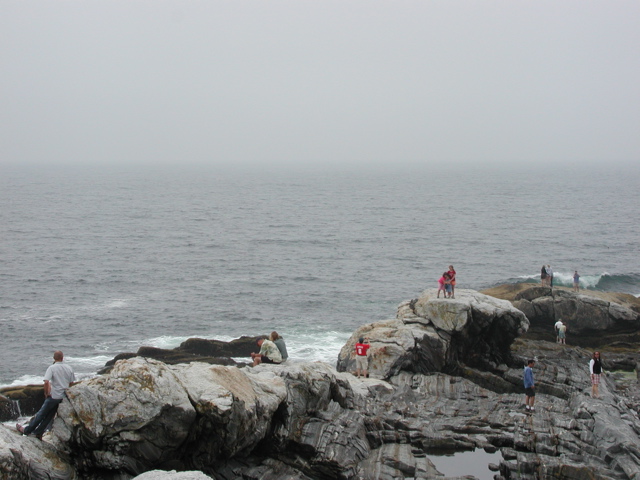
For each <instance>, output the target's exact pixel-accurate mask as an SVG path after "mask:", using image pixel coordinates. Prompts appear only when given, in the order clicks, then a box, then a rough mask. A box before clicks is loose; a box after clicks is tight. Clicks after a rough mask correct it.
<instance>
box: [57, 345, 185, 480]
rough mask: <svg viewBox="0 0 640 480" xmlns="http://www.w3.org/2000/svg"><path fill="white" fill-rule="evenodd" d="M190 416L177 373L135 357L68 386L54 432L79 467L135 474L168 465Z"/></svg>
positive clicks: (148, 360) (183, 437) (152, 361)
mask: <svg viewBox="0 0 640 480" xmlns="http://www.w3.org/2000/svg"><path fill="white" fill-rule="evenodd" d="M195 419H196V410H195V408H194V406H193V405H192V404H191V401H190V399H189V396H188V395H187V392H186V391H185V389H184V388H183V387H182V383H181V381H180V379H179V378H178V375H177V374H176V373H175V372H174V371H172V370H171V369H170V368H169V366H168V365H165V364H163V363H161V362H158V361H156V360H151V359H143V358H139V357H136V358H132V359H129V360H121V361H120V362H118V363H116V365H115V366H114V368H113V369H112V371H111V372H110V373H109V374H108V375H104V376H100V377H96V378H92V379H90V380H87V381H85V382H82V383H80V384H77V385H74V386H73V387H71V388H70V389H69V390H68V391H67V399H66V400H65V401H63V402H62V403H61V404H60V407H59V409H58V417H57V419H56V421H55V422H54V428H53V434H54V436H55V437H57V439H58V441H59V443H60V445H62V446H64V450H65V451H66V452H67V453H68V454H69V455H70V456H79V458H75V461H76V462H77V463H78V464H79V465H81V466H85V465H87V466H88V467H87V468H88V469H90V470H96V469H104V470H106V471H125V472H127V473H130V474H134V475H136V474H140V473H143V472H145V471H147V470H150V469H153V468H156V467H158V466H163V465H165V464H167V465H169V464H171V461H172V460H173V459H174V457H175V454H176V452H177V451H178V450H179V448H180V447H181V446H182V444H183V443H184V442H185V440H186V439H187V437H188V435H189V432H190V430H191V427H192V425H193V423H194V421H195Z"/></svg>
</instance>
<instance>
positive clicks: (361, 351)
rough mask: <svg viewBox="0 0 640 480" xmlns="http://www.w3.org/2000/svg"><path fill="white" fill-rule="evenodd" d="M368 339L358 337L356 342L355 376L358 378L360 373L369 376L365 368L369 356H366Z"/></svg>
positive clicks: (367, 365) (367, 364)
mask: <svg viewBox="0 0 640 480" xmlns="http://www.w3.org/2000/svg"><path fill="white" fill-rule="evenodd" d="M369 347H371V345H369V339H368V338H362V337H360V338H359V339H358V343H356V377H358V378H360V374H361V373H362V374H363V375H364V376H365V377H368V376H369V372H368V371H367V368H368V367H369V357H367V351H368V350H369Z"/></svg>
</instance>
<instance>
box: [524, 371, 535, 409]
mask: <svg viewBox="0 0 640 480" xmlns="http://www.w3.org/2000/svg"><path fill="white" fill-rule="evenodd" d="M535 363H536V362H534V361H533V360H528V361H527V366H526V367H524V394H525V397H524V406H525V410H526V411H527V412H535V411H536V409H535V408H533V404H534V403H535V401H536V391H535V388H536V385H535V382H534V380H533V365H534V364H535Z"/></svg>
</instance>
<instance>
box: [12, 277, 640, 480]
mask: <svg viewBox="0 0 640 480" xmlns="http://www.w3.org/2000/svg"><path fill="white" fill-rule="evenodd" d="M536 289H537V287H533V288H529V289H527V290H524V291H522V292H517V293H516V294H515V295H514V298H513V299H512V301H508V300H504V299H502V300H500V299H496V298H494V297H489V296H487V295H483V294H481V293H478V292H474V291H465V290H459V291H458V290H457V291H456V299H455V300H453V299H452V300H443V299H436V298H434V296H435V291H431V290H428V291H426V292H424V293H423V294H422V295H421V297H420V298H418V299H414V300H411V301H406V302H403V303H402V304H400V306H399V307H398V311H397V314H396V317H395V318H393V319H389V320H387V321H383V322H376V323H372V324H368V325H363V326H362V327H360V328H359V329H358V330H357V331H356V332H354V334H353V336H352V338H351V339H350V340H349V341H348V342H347V344H346V345H345V346H344V348H343V350H342V351H341V353H340V357H339V359H338V363H337V368H334V367H333V366H330V365H327V364H324V363H320V362H314V363H286V364H283V365H261V366H258V367H255V368H238V366H237V365H233V364H224V362H225V361H226V360H219V359H224V358H225V357H226V354H220V355H218V353H220V352H223V351H226V352H230V350H225V349H226V348H227V346H224V345H218V346H217V347H216V348H219V350H215V351H214V346H212V345H211V344H208V343H207V342H208V341H206V340H197V339H194V340H193V341H190V344H189V346H188V347H187V346H184V348H183V346H181V347H180V349H177V350H179V351H178V352H170V351H169V352H166V351H163V352H158V351H147V352H144V351H143V352H138V353H137V354H125V355H124V356H121V358H120V359H119V360H118V361H115V362H113V365H109V366H108V367H107V369H106V370H105V373H104V374H103V375H100V376H98V377H96V378H93V379H90V380H87V381H83V382H81V383H80V384H78V385H75V386H74V387H72V388H71V389H70V391H69V394H68V399H67V400H65V401H64V402H63V403H62V404H61V407H60V410H59V416H58V418H57V419H56V421H55V423H54V429H53V432H52V434H51V435H50V436H49V438H48V439H47V441H44V442H42V441H39V440H37V439H35V438H32V437H23V436H21V435H19V434H18V433H17V432H16V431H15V430H13V429H10V428H7V427H5V426H0V472H1V473H2V475H5V476H6V477H7V478H18V479H19V478H25V479H26V478H55V479H113V480H116V479H117V480H125V479H130V478H135V477H136V476H137V475H140V476H141V478H145V479H146V478H149V475H150V472H152V471H154V470H166V471H173V470H175V471H198V472H202V473H192V474H190V475H193V477H192V478H194V479H195V478H206V477H202V476H199V475H203V474H204V475H208V476H209V477H210V478H214V479H224V480H226V479H237V478H243V479H256V480H257V479H266V480H269V479H274V480H275V479H285V478H287V479H336V478H339V479H404V478H406V479H409V478H411V479H418V478H421V479H427V478H444V477H443V475H442V473H441V472H438V470H437V468H436V466H435V464H434V463H433V461H432V460H431V458H433V455H438V454H443V453H452V452H462V451H470V450H474V449H484V450H485V451H486V452H489V453H495V455H496V457H495V458H496V461H495V462H494V463H495V465H493V467H492V468H493V469H494V471H495V475H496V477H495V478H497V479H552V478H553V479H591V478H594V479H612V480H614V479H615V480H618V479H620V480H622V479H632V480H640V419H639V417H638V413H639V412H640V388H639V387H638V381H637V378H636V377H635V376H634V375H635V372H634V369H635V366H636V364H637V363H638V362H639V361H640V358H639V354H638V353H637V352H638V349H637V345H635V344H634V343H633V333H634V329H635V332H637V331H638V327H639V324H640V318H639V316H638V313H637V311H635V310H634V309H633V308H629V307H628V306H625V305H622V304H617V303H616V304H615V305H613V306H612V305H611V303H615V302H608V305H606V306H605V305H604V304H603V303H600V302H604V300H602V299H597V300H598V301H597V302H596V301H593V300H590V299H589V298H586V299H585V298H582V297H588V295H572V294H571V292H567V295H565V293H559V291H556V289H553V290H554V291H553V292H547V291H546V290H551V289H545V291H537V292H536ZM518 294H523V295H520V297H518V298H515V296H516V295H518ZM525 302H529V305H527V304H526V303H525ZM570 305H573V306H574V308H575V311H579V312H580V315H574V317H575V318H574V317H571V315H569V314H568V313H570V312H572V311H574V310H571V307H570ZM516 306H517V307H518V308H516ZM587 307H589V308H592V309H596V310H588V309H587ZM527 309H529V310H527ZM605 311H606V312H607V316H606V318H605V317H603V316H602V315H604V313H603V312H605ZM527 312H529V314H526V313H527ZM593 312H599V313H597V314H598V315H601V317H598V318H600V319H601V321H600V322H591V323H590V322H589V321H588V320H589V318H591V317H592V316H593V315H596V313H593ZM543 314H544V315H543ZM530 315H531V317H530ZM558 315H562V316H563V317H566V319H567V320H568V321H569V320H571V321H573V322H576V324H575V325H574V326H575V327H576V328H575V329H573V328H572V327H571V326H570V328H569V339H571V338H572V337H571V332H574V333H575V336H574V337H573V340H574V341H573V344H571V341H568V343H569V345H558V344H556V343H555V342H553V341H547V340H544V339H540V338H538V337H540V336H541V335H544V334H545V329H547V328H548V326H549V322H551V325H552V324H553V322H554V321H555V320H554V319H555V318H556V317H557V316H558ZM583 315H584V317H583ZM602 322H605V323H606V328H602V329H601V328H599V327H600V325H601V323H602ZM579 328H582V331H581V333H580V330H579ZM609 333H611V336H612V338H613V339H614V341H613V342H610V341H609V340H610V338H609ZM363 334H366V336H368V337H369V338H370V339H371V345H372V347H371V360H370V371H371V372H372V378H367V379H357V378H355V377H354V376H353V375H351V373H348V372H350V371H353V356H352V352H353V344H354V343H355V340H356V339H357V338H358V337H359V336H361V335H363ZM547 335H548V332H547ZM622 335H626V336H627V338H628V339H629V338H630V339H631V340H629V341H628V342H626V346H625V345H623V344H622V342H621V341H620V340H619V337H620V336H622ZM598 336H599V338H600V341H601V345H603V346H605V347H606V346H607V345H608V346H609V350H607V349H606V348H605V349H603V357H604V362H605V367H606V368H607V369H608V370H609V371H610V372H611V373H610V374H609V375H607V376H606V377H604V378H603V384H602V385H601V388H600V393H601V396H600V398H597V399H595V398H591V396H590V395H589V393H590V382H589V375H588V373H589V372H588V366H587V364H588V360H589V358H590V356H591V350H587V349H585V348H584V347H585V346H589V345H588V344H587V345H579V344H578V343H579V342H578V341H579V340H581V339H588V338H590V339H591V340H594V339H595V338H598ZM239 340H241V341H238V342H237V343H236V345H234V348H240V345H241V344H243V343H250V342H252V341H253V339H250V338H248V339H244V340H242V339H239ZM196 346H197V348H196ZM598 347H599V346H598ZM196 351H197V352H201V353H194V352H196ZM234 352H235V350H234ZM144 353H149V354H152V355H150V356H153V355H156V356H163V359H164V361H160V360H157V359H155V358H149V356H145V355H143V354H144ZM178 353H182V354H186V356H185V357H183V360H180V357H179V356H178ZM230 356H234V357H236V356H237V355H235V353H233V354H228V357H230ZM198 357H202V358H204V359H205V361H206V362H208V363H205V361H202V360H201V359H200V358H198ZM228 357H226V358H228ZM533 357H535V358H537V364H536V366H535V376H536V382H537V387H538V390H537V391H538V395H537V400H536V412H535V413H533V414H527V413H526V412H525V410H524V408H523V394H522V387H521V385H522V366H523V365H524V363H525V361H526V359H527V358H533ZM216 359H218V360H216ZM234 363H235V362H234ZM614 370H619V371H620V372H613V371H614ZM624 372H628V373H624ZM14 393H15V392H14ZM0 405H1V403H0ZM430 457H431V458H430ZM485 467H486V466H485V465H482V466H478V468H482V469H484V468H485ZM471 470H473V468H471ZM145 472H148V473H146V474H145ZM474 473H475V472H474V471H469V474H470V475H473V474H474ZM143 474H144V475H143ZM145 475H147V476H145ZM158 475H160V474H158ZM177 475H179V474H178V473H175V474H169V473H167V474H163V476H162V478H172V476H173V478H179V477H178V476H177ZM3 478H4V477H3ZM154 478H160V477H159V476H157V477H154ZM465 478H473V477H465Z"/></svg>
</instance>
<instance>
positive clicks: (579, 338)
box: [512, 287, 640, 348]
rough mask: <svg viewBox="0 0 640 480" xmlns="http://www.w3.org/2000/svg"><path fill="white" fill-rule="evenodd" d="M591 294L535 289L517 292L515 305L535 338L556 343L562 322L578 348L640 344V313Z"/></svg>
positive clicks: (554, 289)
mask: <svg viewBox="0 0 640 480" xmlns="http://www.w3.org/2000/svg"><path fill="white" fill-rule="evenodd" d="M590 293H591V292H590ZM590 293H589V294H586V293H575V292H572V291H569V290H565V289H558V288H547V287H531V288H527V289H524V290H521V291H519V292H517V293H516V294H515V295H514V296H513V301H512V303H513V305H514V306H515V307H516V308H518V309H519V310H520V311H522V312H523V313H524V314H525V315H526V316H527V318H528V319H529V321H530V322H531V332H530V335H532V336H535V338H539V339H544V340H550V341H552V340H554V339H555V332H554V324H555V323H556V322H557V321H558V320H562V322H563V323H564V324H565V325H566V326H567V339H568V340H567V341H568V342H570V343H573V344H576V345H582V346H585V347H594V348H599V347H601V346H603V345H606V344H607V343H611V342H614V341H617V340H626V341H634V342H638V341H639V340H640V335H639V329H640V314H638V312H636V311H635V310H633V309H631V308H629V307H627V306H623V305H621V304H618V303H615V302H611V301H609V300H606V299H603V298H600V297H596V296H592V295H591V294H590Z"/></svg>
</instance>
